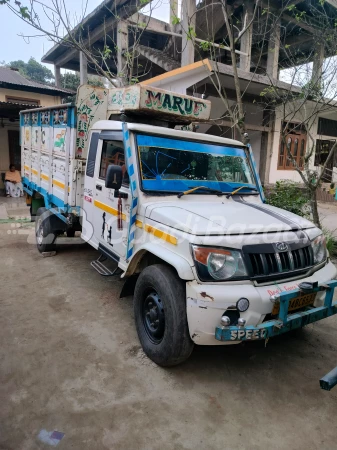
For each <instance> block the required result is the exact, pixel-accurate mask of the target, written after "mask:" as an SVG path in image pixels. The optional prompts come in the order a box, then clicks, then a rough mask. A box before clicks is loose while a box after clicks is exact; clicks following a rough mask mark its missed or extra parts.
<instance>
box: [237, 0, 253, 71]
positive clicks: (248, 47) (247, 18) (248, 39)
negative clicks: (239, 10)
mask: <svg viewBox="0 0 337 450" xmlns="http://www.w3.org/2000/svg"><path fill="white" fill-rule="evenodd" d="M253 14H254V4H253V2H247V4H245V5H244V8H243V17H244V25H245V27H247V26H248V25H249V24H250V22H251V21H252V19H253ZM252 42H253V24H251V26H250V27H249V28H248V30H247V31H246V32H245V33H244V34H243V35H242V37H241V39H240V50H241V51H242V52H244V53H247V55H240V69H242V70H244V71H246V72H250V65H251V60H252Z"/></svg>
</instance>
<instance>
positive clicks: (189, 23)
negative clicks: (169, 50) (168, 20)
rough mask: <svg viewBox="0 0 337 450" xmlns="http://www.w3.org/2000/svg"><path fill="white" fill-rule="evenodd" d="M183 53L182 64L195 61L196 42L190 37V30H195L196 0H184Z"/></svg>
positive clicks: (182, 5) (182, 6) (182, 7)
mask: <svg viewBox="0 0 337 450" xmlns="http://www.w3.org/2000/svg"><path fill="white" fill-rule="evenodd" d="M181 9H182V22H181V24H182V54H181V65H182V66H186V65H188V64H192V63H194V42H193V40H192V39H188V35H189V33H190V30H193V31H195V22H196V20H195V19H196V9H197V7H196V0H182V4H181Z"/></svg>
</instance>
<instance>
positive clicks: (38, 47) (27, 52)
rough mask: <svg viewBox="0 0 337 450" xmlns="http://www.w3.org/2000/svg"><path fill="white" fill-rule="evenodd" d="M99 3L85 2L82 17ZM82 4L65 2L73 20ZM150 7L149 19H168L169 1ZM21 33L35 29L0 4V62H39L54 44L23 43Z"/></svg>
mask: <svg viewBox="0 0 337 450" xmlns="http://www.w3.org/2000/svg"><path fill="white" fill-rule="evenodd" d="M12 2H14V0H12ZM44 2H45V4H48V3H49V2H50V0H44ZM101 2H102V0H88V2H87V10H86V14H85V15H87V14H89V13H90V12H92V11H93V10H94V9H95V8H96V7H97V6H98V5H99V4H100V3H101ZM21 3H22V4H23V5H24V4H25V2H24V1H23V0H21ZM50 3H51V2H50ZM83 4H85V1H84V0H69V1H68V2H67V9H68V11H69V13H70V15H71V17H72V19H73V20H74V19H75V14H77V17H78V16H79V15H81V12H82V11H83ZM152 4H153V10H152V17H155V18H157V19H161V20H167V18H168V16H169V0H153V2H152ZM148 9H149V8H148V7H146V8H145V11H144V12H145V13H146V12H148ZM41 20H42V17H41ZM45 24H46V26H48V25H49V24H48V21H47V20H46V21H45ZM21 33H22V34H24V35H32V34H36V30H34V29H33V28H32V27H31V26H29V25H28V24H25V23H24V22H23V21H22V20H21V19H19V18H18V17H16V16H15V15H14V14H13V13H12V12H11V11H10V10H9V9H8V8H7V7H6V6H4V5H0V42H1V46H0V62H2V61H5V62H10V61H15V60H18V59H22V60H23V61H25V62H27V61H28V60H29V58H30V57H31V56H33V57H34V58H35V59H36V60H37V61H39V62H41V58H42V56H43V55H44V54H45V53H47V51H48V50H49V49H50V48H51V47H52V46H53V42H50V41H48V39H47V38H46V37H37V38H30V39H29V40H27V39H26V40H24V39H23V38H22V37H21V36H20V34H21ZM46 66H47V67H49V68H50V69H51V70H53V66H52V65H50V64H46Z"/></svg>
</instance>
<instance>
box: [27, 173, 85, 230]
mask: <svg viewBox="0 0 337 450" xmlns="http://www.w3.org/2000/svg"><path fill="white" fill-rule="evenodd" d="M22 184H23V190H24V191H25V192H27V194H28V195H30V196H31V197H32V196H33V195H34V192H37V193H39V194H40V195H41V196H42V197H43V200H44V205H45V207H46V208H47V209H48V210H50V211H51V212H52V213H53V214H55V216H57V217H58V218H59V219H61V220H62V221H63V222H65V223H66V224H68V220H67V217H65V216H64V215H63V214H67V213H70V212H73V211H75V210H76V212H77V214H78V215H79V214H80V209H81V208H80V207H79V206H69V205H67V204H65V203H64V202H63V201H62V200H61V199H59V198H58V197H56V196H55V195H53V194H48V192H47V191H46V190H45V189H43V188H42V187H41V186H38V185H37V184H36V183H33V182H31V181H29V180H28V179H27V178H26V177H22Z"/></svg>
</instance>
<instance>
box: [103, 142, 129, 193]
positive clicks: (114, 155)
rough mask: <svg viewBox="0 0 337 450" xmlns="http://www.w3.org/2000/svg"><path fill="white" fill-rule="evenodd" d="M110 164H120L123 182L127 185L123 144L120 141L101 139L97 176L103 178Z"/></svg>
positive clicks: (127, 176) (127, 178)
mask: <svg viewBox="0 0 337 450" xmlns="http://www.w3.org/2000/svg"><path fill="white" fill-rule="evenodd" d="M110 164H115V165H116V166H121V167H122V169H123V184H125V185H127V186H128V185H129V175H128V172H127V170H126V163H125V154H124V145H123V142H121V141H108V140H104V141H103V146H102V156H101V164H100V168H99V178H101V179H102V180H105V178H106V172H107V169H108V166H109V165H110Z"/></svg>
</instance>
